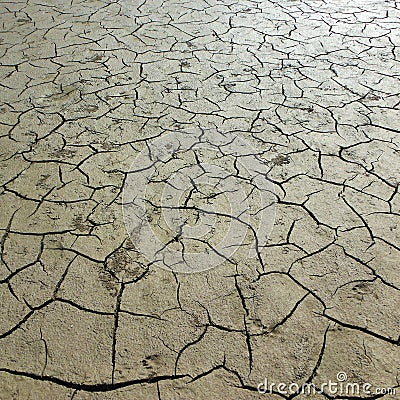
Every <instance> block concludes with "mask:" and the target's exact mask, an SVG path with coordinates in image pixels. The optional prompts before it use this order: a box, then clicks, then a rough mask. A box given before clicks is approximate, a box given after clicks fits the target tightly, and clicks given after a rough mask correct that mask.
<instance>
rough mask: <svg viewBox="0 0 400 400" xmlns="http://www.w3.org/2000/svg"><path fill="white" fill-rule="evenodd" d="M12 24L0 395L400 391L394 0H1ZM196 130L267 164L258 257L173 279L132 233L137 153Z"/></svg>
mask: <svg viewBox="0 0 400 400" xmlns="http://www.w3.org/2000/svg"><path fill="white" fill-rule="evenodd" d="M0 21H1V22H0V23H1V25H0V26H1V38H0V74H1V80H0V86H1V89H0V90H1V92H0V93H1V108H0V179H1V185H2V186H1V189H0V252H1V259H0V303H1V307H2V312H1V313H0V399H1V400H11V399H18V400H25V399H37V400H42V399H43V400H44V399H46V400H47V399H75V400H78V399H79V400H80V399H82V400H84V399H85V400H86V399H92V400H94V399H99V400H106V399H107V400H108V399H117V400H120V399H121V400H124V399H130V400H131V399H135V400H136V399H138V400H139V399H162V400H178V399H180V400H197V399H199V400H202V399H224V400H231V399H243V400H247V399H256V398H268V399H271V400H277V399H280V398H288V395H283V394H279V393H275V394H273V395H270V394H266V395H262V394H258V393H257V389H256V388H257V385H258V384H259V383H260V382H263V381H264V378H268V381H269V382H276V383H279V382H283V383H286V384H288V385H289V384H290V383H297V384H299V385H301V384H303V383H305V382H313V383H315V384H316V385H317V386H318V387H320V385H321V384H323V383H324V382H327V381H328V380H329V379H331V380H335V379H336V377H337V374H338V373H339V372H345V373H346V374H347V377H348V381H349V382H358V383H360V384H362V383H370V384H371V385H372V390H375V389H376V388H379V387H381V388H393V387H397V386H398V385H399V373H400V371H399V361H400V352H399V335H400V311H399V310H400V307H399V300H400V292H399V285H400V280H399V265H400V233H399V230H400V228H399V226H400V225H399V222H400V194H399V193H398V186H399V181H400V159H399V154H400V123H399V108H400V97H399V93H400V80H399V77H400V6H399V4H398V3H397V2H395V1H393V0H388V1H383V0H378V1H376V0H375V1H370V0H356V1H352V2H349V1H343V0H332V1H319V0H312V1H306V0H304V1H303V0H301V1H299V0H283V1H275V0H272V1H266V0H259V1H242V0H238V1H236V0H221V1H217V0H207V1H202V0H196V1H173V0H165V1H161V0H143V1H141V2H134V1H127V0H116V1H108V0H107V1H98V0H87V1H78V0H70V1H67V0H58V1H48V0H43V1H39V0H29V1H26V2H25V1H14V2H8V1H1V2H0ZM185 129H208V130H215V131H217V132H219V133H222V134H234V135H237V136H238V137H240V138H244V139H246V140H247V141H248V143H249V144H250V145H251V146H252V147H254V149H256V150H255V152H256V154H252V156H253V157H254V160H257V162H259V163H260V165H261V164H262V165H263V166H265V167H266V168H267V169H268V174H267V175H268V177H269V179H270V181H271V182H272V186H273V190H274V192H275V196H276V197H275V199H276V204H275V205H274V207H275V208H274V211H275V213H276V215H275V219H274V227H273V230H272V232H271V233H270V235H269V239H268V241H266V239H267V238H266V236H268V233H269V232H263V231H261V232H257V235H258V239H260V241H259V244H260V245H259V246H258V248H257V251H258V257H249V256H246V251H244V250H243V249H244V248H246V247H245V244H246V245H249V244H250V245H251V244H253V245H254V243H255V239H254V235H252V234H251V232H250V233H249V235H248V236H246V238H245V239H243V241H241V242H240V243H238V246H239V251H237V252H236V253H235V254H234V255H232V256H231V257H229V260H227V261H224V262H222V263H221V265H219V266H217V267H215V268H213V269H210V270H208V271H205V272H201V273H194V274H180V273H173V272H170V271H167V270H164V269H161V268H158V267H156V266H155V265H154V262H155V260H147V259H146V258H145V257H144V255H143V254H141V253H140V251H139V250H138V249H137V248H136V247H135V243H134V242H135V237H133V238H132V240H133V242H132V240H131V239H130V238H129V236H128V233H127V227H126V226H125V225H124V219H123V210H122V205H121V202H122V198H123V196H122V192H123V187H124V183H125V181H126V179H127V176H128V175H129V174H127V172H128V171H129V168H130V166H131V164H132V162H133V161H134V160H135V157H136V156H137V155H138V154H139V153H140V152H141V151H146V148H147V147H146V146H148V145H149V144H150V143H152V142H153V141H154V140H155V139H156V138H159V137H163V136H164V135H167V134H169V133H170V132H177V131H182V130H185ZM205 157H206V161H207V162H210V163H213V162H215V163H216V162H217V161H216V159H217V158H218V157H216V155H215V154H214V155H208V156H207V155H206V156H205ZM231 157H232V156H231ZM182 160H185V159H184V158H182V159H181V160H179V159H178V160H173V162H172V163H169V164H168V168H169V169H168V168H167V172H169V173H170V174H171V173H173V172H174V168H180V167H179V165H181V164H182ZM180 162H181V164H179V163H180ZM185 162H186V161H185ZM221 162H222V161H221ZM174 163H176V164H174ZM174 165H176V167H174ZM181 166H182V165H181ZM171 168H172V169H171ZM235 171H236V170H235V169H234V168H233V169H231V172H232V173H233V174H236V172H235ZM162 183H163V182H161V186H162ZM247 184H250V188H251V187H252V190H253V191H254V195H256V194H257V191H261V190H262V188H261V187H259V186H257V185H256V184H253V185H252V186H251V184H252V182H250V183H249V182H247ZM155 190H156V191H157V190H158V189H157V188H156V189H155ZM246 190H247V192H245V193H249V189H246ZM185 193H186V192H185ZM203 194H204V193H203ZM210 198H211V197H210V193H209V192H207V194H204V196H197V197H196V196H194V197H193V198H192V199H191V203H188V204H191V205H192V206H193V207H192V208H191V209H188V210H184V211H185V212H186V214H185V215H186V216H187V221H188V224H192V225H193V226H195V224H196V221H198V220H199V219H198V217H199V214H198V213H199V210H196V207H199V208H201V207H200V205H201V206H203V205H204V204H206V203H207V204H208V205H209V204H211V203H212V201H211V200H210ZM154 199H157V196H155V197H154V198H153V200H154ZM253 200H254V204H256V205H257V204H258V203H257V199H256V198H254V199H253ZM218 201H219V203H218ZM218 201H215V202H214V203H213V205H215V207H222V209H224V207H225V208H226V212H227V213H228V214H229V210H230V209H229V207H228V206H227V205H226V198H222V197H221V198H220V199H219V200H218ZM177 205H178V204H177ZM180 205H181V204H180ZM150 211H151V212H150V214H151V215H150V216H148V220H147V221H148V222H149V223H152V224H153V225H154V226H159V236H160V237H162V238H163V240H164V241H165V242H168V240H171V239H172V241H171V243H169V244H168V246H171V249H172V248H173V249H174V251H176V250H178V251H180V249H182V248H183V247H182V243H184V238H183V237H175V239H174V236H173V235H172V236H171V232H168V230H167V229H166V227H165V226H164V225H163V224H162V221H161V220H160V218H161V211H160V209H159V208H157V207H154V208H153V209H152V210H150ZM264 211H265V210H264ZM264 211H263V212H264ZM259 215H260V214H254V215H253V216H252V218H253V219H251V220H250V223H251V224H256V222H257V221H256V220H257V218H258V217H259ZM150 220H151V221H150ZM216 220H217V222H216V225H215V231H213V232H212V235H211V234H210V235H209V236H206V237H205V243H202V246H203V248H202V250H201V251H205V250H204V248H207V246H208V244H210V243H211V245H210V251H212V250H213V247H212V246H214V242H212V241H213V240H217V239H218V240H219V238H220V237H221V236H222V235H223V234H224V232H226V231H227V224H229V223H230V221H229V218H227V217H226V216H221V215H219V217H218V218H216ZM192 225H191V226H192ZM128 231H129V227H128ZM136 233H137V232H136ZM175 234H176V232H175ZM207 243H208V244H207ZM242 246H243V248H241V247H242ZM186 250H187V248H186ZM241 250H243V251H241ZM182 251H184V250H182ZM182 254H183V255H184V253H182ZM205 262H206V261H205ZM398 391H400V388H399V389H398ZM398 396H399V395H398V394H397V395H386V396H384V398H387V399H396V398H399V397H398ZM328 397H329V396H328ZM333 397H335V396H333ZM361 397H362V396H361ZM364 397H368V396H364ZM369 397H371V396H369ZM372 397H374V396H372ZM375 397H376V396H375ZM297 398H298V399H299V400H305V399H308V398H309V399H313V400H314V399H315V400H322V399H325V398H327V395H326V394H325V395H320V394H319V395H314V396H306V395H304V394H301V395H298V396H297Z"/></svg>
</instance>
